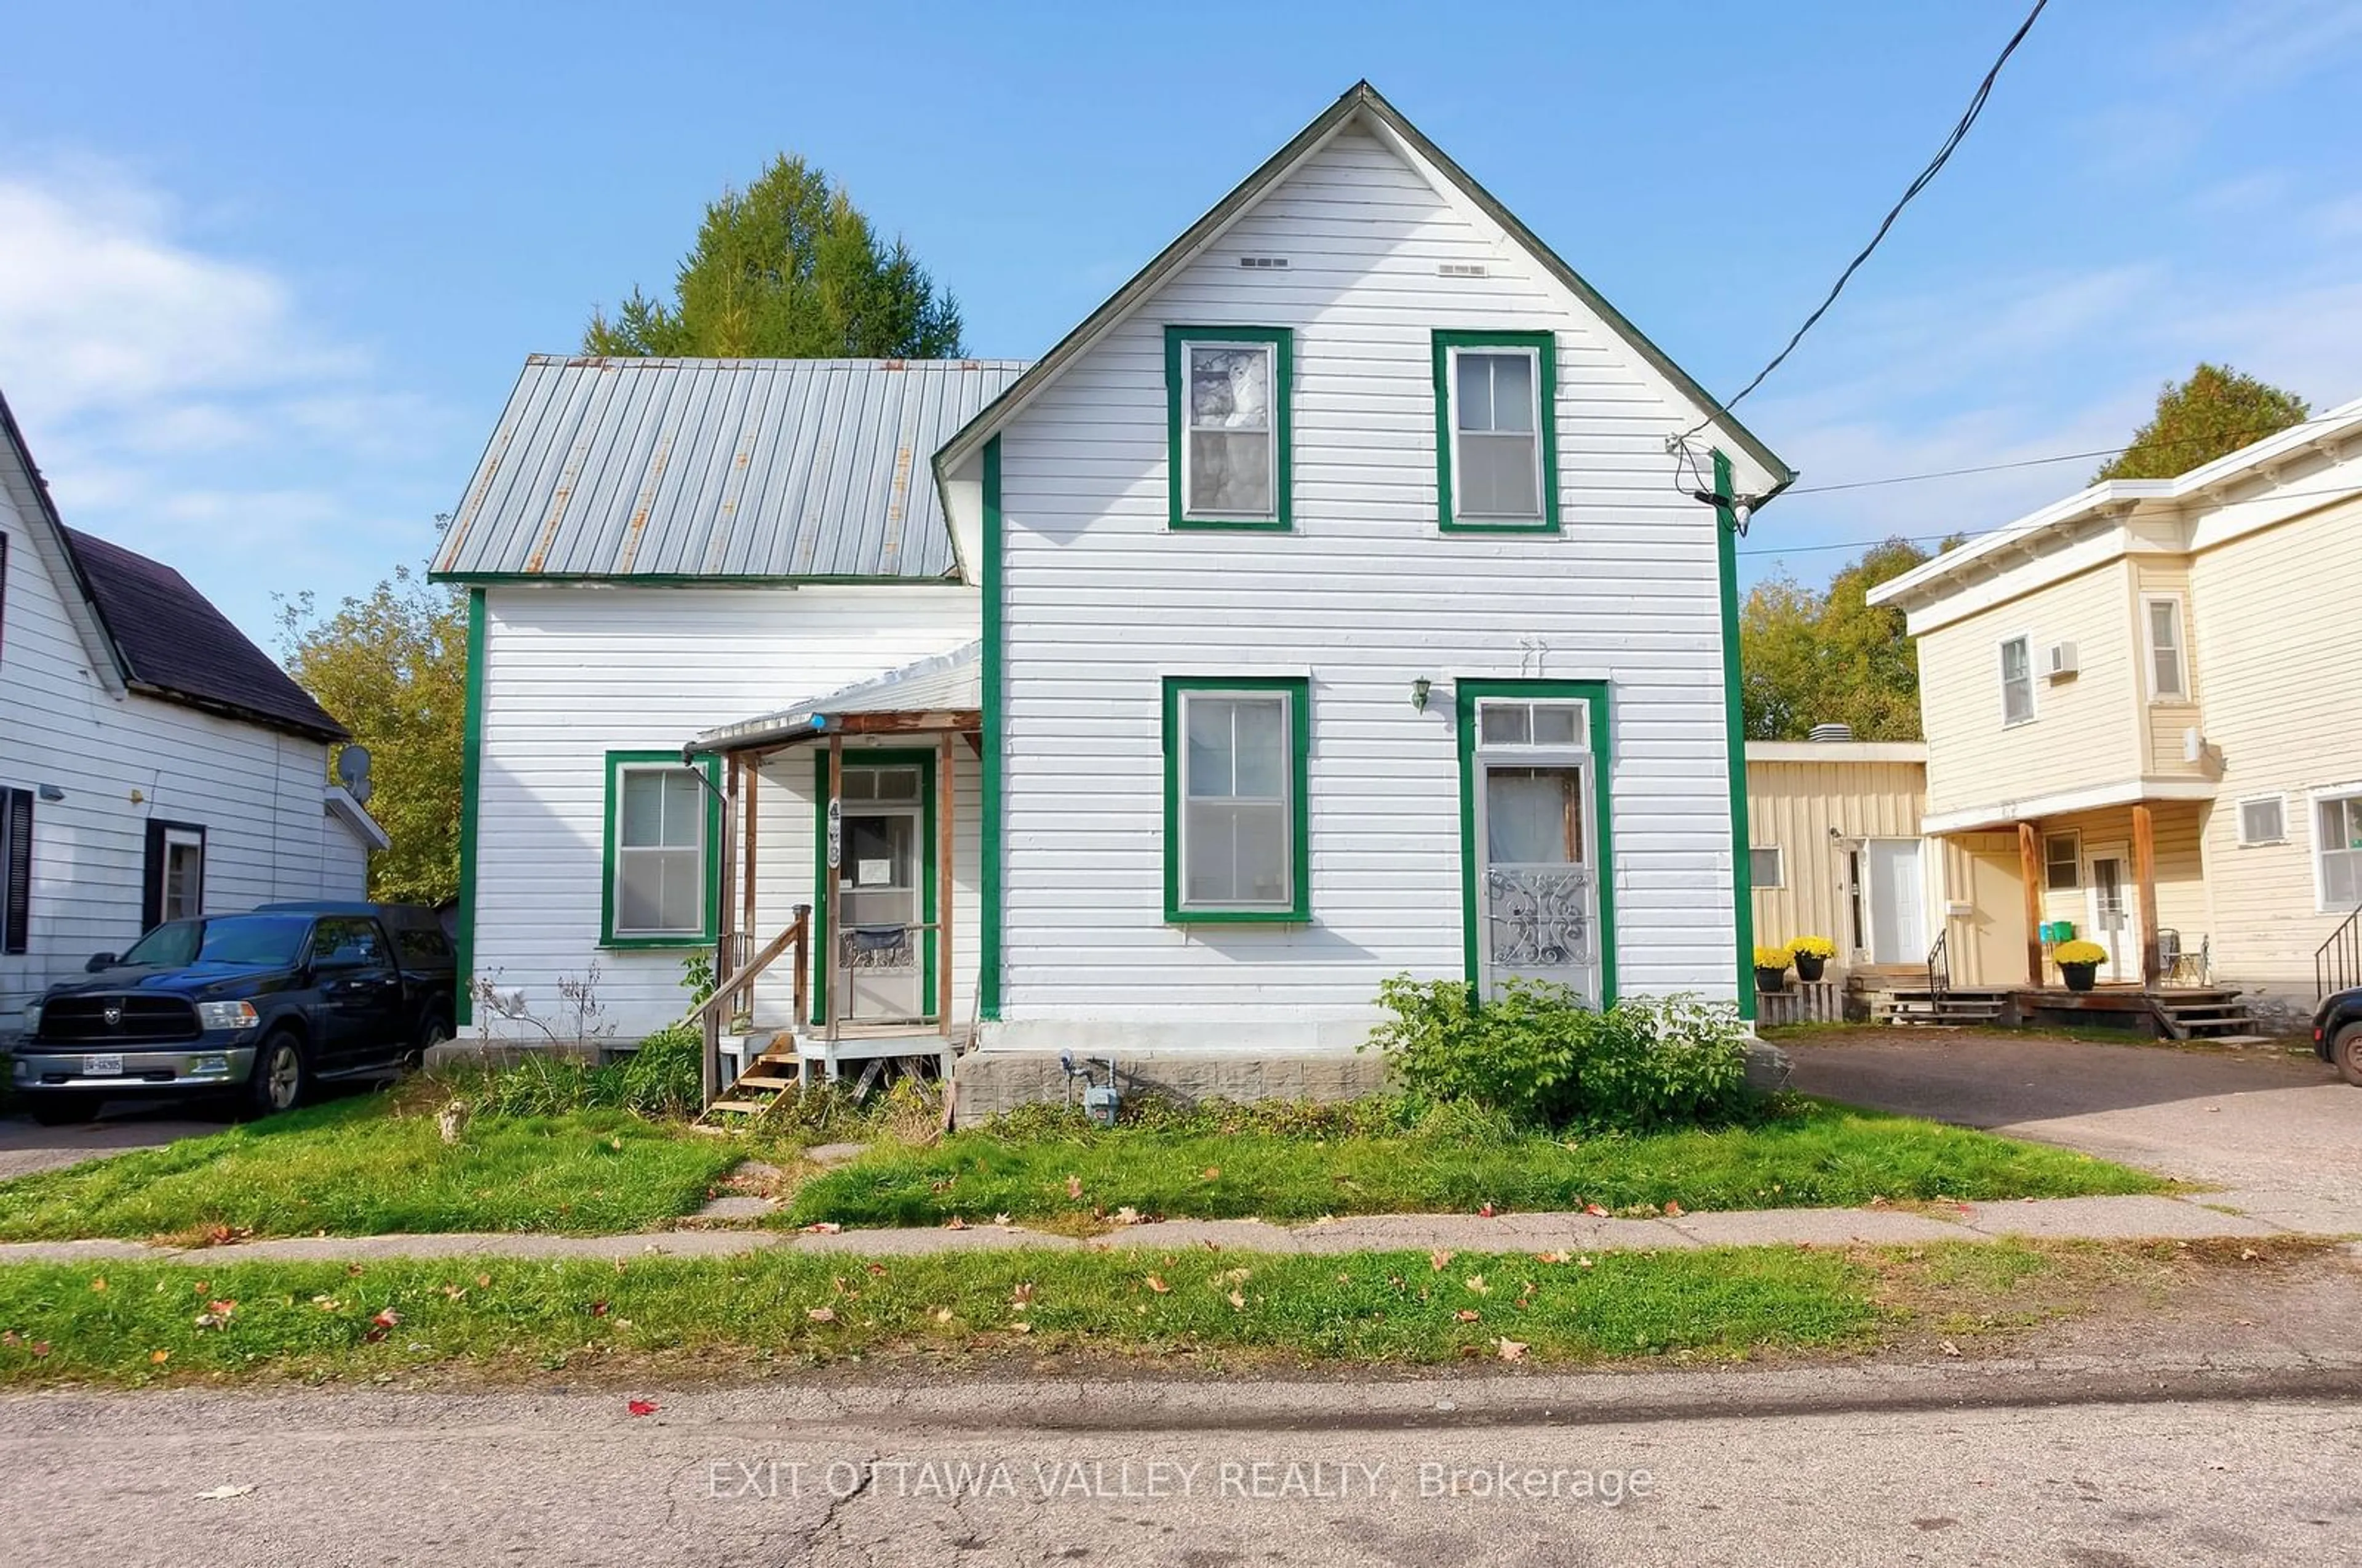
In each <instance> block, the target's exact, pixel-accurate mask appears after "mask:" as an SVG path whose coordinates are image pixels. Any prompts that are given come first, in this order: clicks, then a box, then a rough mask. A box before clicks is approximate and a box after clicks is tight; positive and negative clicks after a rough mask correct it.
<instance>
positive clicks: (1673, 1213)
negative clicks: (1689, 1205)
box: [1665, 1198, 1687, 1220]
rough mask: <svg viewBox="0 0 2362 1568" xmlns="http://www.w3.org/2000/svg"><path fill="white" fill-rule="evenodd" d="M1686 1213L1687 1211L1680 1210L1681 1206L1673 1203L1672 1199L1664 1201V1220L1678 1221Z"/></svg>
mask: <svg viewBox="0 0 2362 1568" xmlns="http://www.w3.org/2000/svg"><path fill="white" fill-rule="evenodd" d="M1686 1212H1687V1210H1686V1209H1683V1208H1682V1206H1681V1205H1680V1204H1678V1203H1675V1202H1674V1201H1673V1200H1672V1198H1667V1199H1665V1218H1666V1219H1668V1220H1678V1219H1680V1218H1681V1217H1682V1216H1683V1214H1684V1213H1686Z"/></svg>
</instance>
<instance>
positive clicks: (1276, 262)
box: [1239, 256, 1287, 271]
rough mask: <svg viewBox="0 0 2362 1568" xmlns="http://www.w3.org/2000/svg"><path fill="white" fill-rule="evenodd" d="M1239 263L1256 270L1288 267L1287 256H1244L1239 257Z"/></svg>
mask: <svg viewBox="0 0 2362 1568" xmlns="http://www.w3.org/2000/svg"><path fill="white" fill-rule="evenodd" d="M1239 265H1240V266H1242V267H1245V268H1249V269H1251V270H1253V271H1286V269H1287V258H1286V257H1285V256H1242V257H1240V258H1239Z"/></svg>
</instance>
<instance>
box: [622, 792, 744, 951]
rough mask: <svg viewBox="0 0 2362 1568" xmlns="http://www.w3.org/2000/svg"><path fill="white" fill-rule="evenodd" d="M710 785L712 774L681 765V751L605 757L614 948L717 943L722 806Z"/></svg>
mask: <svg viewBox="0 0 2362 1568" xmlns="http://www.w3.org/2000/svg"><path fill="white" fill-rule="evenodd" d="M710 780H711V774H710V772H706V771H701V770H700V769H699V768H695V767H682V766H681V763H680V757H679V754H678V753H665V752H610V753H608V754H607V865H606V880H607V886H606V900H605V904H606V931H605V940H606V941H607V943H608V944H610V945H622V946H630V945H633V944H652V945H660V944H695V943H700V942H711V941H712V940H713V938H714V932H713V915H714V907H715V906H714V884H713V869H714V867H713V859H712V845H713V844H714V842H715V841H716V840H717V839H718V838H719V836H720V834H719V831H718V829H719V826H720V824H719V822H718V820H717V819H718V813H719V812H720V809H721V808H720V806H719V805H718V803H717V802H716V801H715V799H714V796H713V792H712V790H710V789H709V788H708V787H707V786H708V784H709V782H710Z"/></svg>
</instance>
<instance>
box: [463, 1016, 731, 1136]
mask: <svg viewBox="0 0 2362 1568" xmlns="http://www.w3.org/2000/svg"><path fill="white" fill-rule="evenodd" d="M703 1047H704V1041H703V1039H702V1038H701V1036H700V1035H699V1033H698V1032H697V1031H696V1030H694V1029H691V1028H690V1027H689V1026H688V1025H687V1024H682V1023H674V1024H668V1025H667V1026H666V1027H665V1028H662V1029H659V1030H657V1032H655V1033H654V1034H651V1035H649V1036H648V1037H647V1038H646V1039H645V1040H643V1041H641V1042H640V1048H639V1049H638V1050H636V1051H635V1052H633V1053H632V1054H631V1055H628V1056H623V1057H619V1058H618V1059H616V1060H615V1061H613V1062H609V1063H607V1064H605V1065H604V1066H596V1067H594V1066H589V1065H588V1064H586V1063H582V1062H579V1061H575V1060H573V1059H571V1058H568V1057H560V1056H537V1055H536V1056H528V1057H526V1058H525V1059H524V1061H522V1062H519V1063H518V1064H516V1066H513V1067H504V1068H502V1069H501V1070H500V1071H498V1072H492V1073H486V1074H484V1075H483V1076H482V1077H480V1079H478V1080H477V1081H476V1082H475V1083H474V1084H473V1085H472V1086H471V1087H470V1088H468V1089H465V1090H463V1091H462V1093H461V1095H460V1098H461V1099H465V1100H467V1101H468V1102H469V1105H470V1106H471V1107H473V1108H474V1109H475V1110H478V1111H480V1112H481V1113H483V1114H485V1115H488V1116H562V1115H564V1114H565V1113H566V1112H568V1111H569V1110H593V1109H600V1108H604V1109H610V1110H628V1111H631V1112H633V1113H635V1115H639V1116H646V1117H653V1118H659V1119H661V1118H666V1117H688V1116H695V1115H696V1114H697V1113H698V1111H699V1110H701V1108H702V1106H703V1102H704V1096H705V1084H704V1066H703V1064H702V1061H701V1055H702V1052H703Z"/></svg>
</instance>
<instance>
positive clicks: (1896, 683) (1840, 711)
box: [1738, 539, 1959, 740]
mask: <svg viewBox="0 0 2362 1568" xmlns="http://www.w3.org/2000/svg"><path fill="white" fill-rule="evenodd" d="M1957 543H1959V540H1958V539H1950V540H1947V541H1946V542H1945V546H1944V547H1945V548H1947V549H1949V548H1950V547H1952V546H1953V545H1955V544H1957ZM1929 558H1930V556H1929V552H1927V551H1926V550H1923V549H1921V548H1920V547H1918V546H1916V545H1915V544H1913V543H1911V542H1910V541H1909V540H1908V539H1889V540H1887V541H1886V542H1885V543H1884V544H1882V545H1877V546H1873V547H1871V549H1870V550H1868V551H1867V552H1865V553H1864V554H1863V556H1862V557H1861V558H1860V560H1857V561H1854V562H1852V563H1851V564H1850V565H1848V566H1846V567H1844V568H1842V569H1839V570H1838V574H1837V575H1836V576H1835V577H1834V578H1832V579H1830V580H1829V585H1828V587H1827V588H1825V589H1820V588H1807V587H1805V586H1804V585H1802V584H1800V583H1798V582H1797V581H1796V580H1795V579H1794V578H1792V577H1788V576H1786V575H1784V574H1783V575H1781V576H1778V577H1773V578H1771V579H1768V580H1765V581H1762V582H1760V583H1758V584H1756V585H1755V588H1754V591H1752V592H1750V593H1749V594H1748V596H1747V602H1746V604H1745V605H1744V606H1742V607H1741V609H1740V611H1739V618H1738V647H1739V693H1740V699H1741V701H1742V704H1743V707H1744V710H1745V714H1746V723H1747V735H1748V738H1749V740H1802V739H1804V738H1805V734H1807V733H1808V732H1809V731H1810V730H1811V729H1812V727H1813V726H1814V725H1815V724H1818V723H1830V722H1837V723H1847V724H1850V725H1852V726H1853V733H1854V736H1855V738H1856V739H1858V740H1917V739H1918V738H1919V661H1918V657H1917V654H1916V652H1915V650H1914V649H1913V647H1912V646H1911V639H1910V637H1909V635H1906V634H1905V632H1904V625H1903V612H1902V611H1900V610H1898V609H1895V608H1893V607H1892V606H1890V605H1872V604H1871V603H1870V602H1868V595H1869V593H1870V591H1871V589H1873V588H1875V587H1877V586H1878V585H1879V584H1880V583H1882V582H1884V581H1886V580H1888V579H1889V578H1894V577H1900V576H1902V575H1903V574H1904V572H1906V571H1909V570H1910V569H1912V568H1913V567H1915V566H1917V565H1919V564H1920V563H1921V562H1923V561H1926V560H1927V559H1929Z"/></svg>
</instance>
